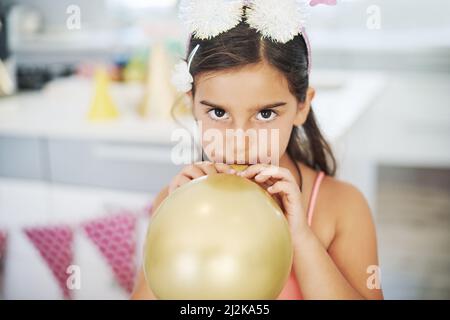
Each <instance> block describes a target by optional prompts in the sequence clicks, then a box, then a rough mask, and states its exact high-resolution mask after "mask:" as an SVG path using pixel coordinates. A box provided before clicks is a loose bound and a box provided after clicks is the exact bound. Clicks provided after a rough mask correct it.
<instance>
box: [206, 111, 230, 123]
mask: <svg viewBox="0 0 450 320" xmlns="http://www.w3.org/2000/svg"><path fill="white" fill-rule="evenodd" d="M208 114H209V116H210V117H211V118H212V119H214V120H224V119H228V115H227V112H226V111H225V110H223V109H220V108H214V109H211V110H210V111H209V112H208Z"/></svg>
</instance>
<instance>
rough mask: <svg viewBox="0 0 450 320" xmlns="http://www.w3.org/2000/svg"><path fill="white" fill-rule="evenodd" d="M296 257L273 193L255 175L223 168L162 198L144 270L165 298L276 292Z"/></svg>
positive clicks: (240, 296)
mask: <svg viewBox="0 0 450 320" xmlns="http://www.w3.org/2000/svg"><path fill="white" fill-rule="evenodd" d="M292 256H293V248H292V242H291V236H290V233H289V228H288V223H287V220H286V218H285V217H284V214H283V211H282V210H281V209H280V207H279V206H278V204H277V203H276V202H275V200H274V199H273V198H272V197H271V196H270V195H269V194H268V193H267V192H266V191H265V190H264V189H262V188H261V187H260V186H258V185H257V184H256V183H255V182H253V181H250V180H249V179H246V178H242V177H239V176H236V175H231V174H222V173H220V174H213V175H208V176H203V177H201V178H198V179H195V180H192V181H191V182H189V183H187V184H185V185H183V186H181V187H179V188H177V189H176V190H175V191H174V192H173V193H172V194H171V195H170V196H169V197H167V198H166V199H165V200H164V201H163V202H162V203H161V205H160V206H159V208H158V209H157V210H156V211H155V214H154V216H153V217H152V221H151V223H150V225H149V229H148V232H147V239H146V247H145V254H144V273H145V277H146V281H147V284H148V285H149V287H150V288H151V290H152V292H153V293H154V294H155V296H156V297H157V298H159V299H276V298H277V297H278V295H279V294H280V292H281V290H282V289H283V287H284V284H285V283H286V280H287V278H288V276H289V273H290V271H291V265H292Z"/></svg>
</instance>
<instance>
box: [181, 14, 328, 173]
mask: <svg viewBox="0 0 450 320" xmlns="http://www.w3.org/2000/svg"><path fill="white" fill-rule="evenodd" d="M197 44H199V45H200V48H199V49H198V51H197V53H196V54H195V56H194V58H193V60H192V64H191V67H190V72H191V74H192V76H193V77H194V79H195V77H196V76H197V75H199V74H201V73H204V72H214V71H220V70H225V69H231V68H240V67H243V66H245V65H248V64H253V63H258V62H261V61H262V60H263V59H264V60H265V61H267V62H268V63H269V64H270V65H271V66H273V67H275V68H276V69H277V70H279V71H280V72H282V74H284V76H285V77H286V79H287V80H288V83H289V90H290V91H291V92H292V94H293V95H294V96H295V97H296V98H297V100H298V101H299V102H304V101H305V99H306V92H307V89H308V86H309V77H308V52H307V46H306V43H305V40H304V38H303V36H302V35H301V34H299V35H297V36H295V37H294V39H292V40H290V41H288V42H287V43H284V44H283V43H278V42H274V41H271V40H269V39H264V38H262V37H261V34H259V33H258V32H257V31H256V30H254V29H252V28H251V27H250V26H249V25H248V24H247V23H246V22H245V19H244V20H243V21H241V22H240V23H239V24H238V25H237V26H236V27H234V28H233V29H230V30H228V31H227V32H224V33H222V34H220V35H218V36H216V37H214V38H212V39H208V40H200V39H197V38H195V37H193V36H191V38H190V41H189V45H188V52H187V54H189V53H190V52H192V50H193V49H194V48H195V46H196V45H197ZM192 94H193V95H195V82H194V84H193V87H192ZM287 152H288V154H289V156H290V157H291V158H292V159H293V160H297V161H300V162H302V163H304V164H306V165H308V166H310V167H311V168H313V169H315V170H322V171H324V172H325V173H326V174H327V175H330V176H334V175H335V173H336V160H335V158H334V156H333V152H332V150H331V148H330V146H329V144H328V143H327V142H326V140H325V139H324V137H323V135H322V133H321V132H320V129H319V127H318V125H317V122H316V119H315V116H314V112H313V110H312V109H311V110H310V112H309V115H308V117H307V119H306V121H305V123H304V124H303V126H302V127H297V126H294V128H293V130H292V133H291V136H290V139H289V144H288V147H287Z"/></svg>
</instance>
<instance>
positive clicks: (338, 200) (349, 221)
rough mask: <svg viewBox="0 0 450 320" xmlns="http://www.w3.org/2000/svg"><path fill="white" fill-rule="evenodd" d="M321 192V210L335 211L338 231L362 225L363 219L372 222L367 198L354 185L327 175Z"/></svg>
mask: <svg viewBox="0 0 450 320" xmlns="http://www.w3.org/2000/svg"><path fill="white" fill-rule="evenodd" d="M320 193H321V198H322V199H320V200H321V201H320V206H321V210H324V211H326V212H332V213H333V215H334V221H335V223H336V224H335V230H336V231H339V230H342V229H343V228H346V227H351V226H357V225H361V222H363V221H366V222H369V223H370V224H371V223H372V222H371V219H372V213H371V210H370V208H369V204H368V202H367V199H366V197H365V196H364V194H363V193H362V192H361V191H360V190H359V189H358V188H357V187H355V186H354V185H352V184H350V183H348V182H344V181H341V180H338V179H336V178H333V177H329V176H327V177H326V178H325V179H324V180H323V183H322V186H321V189H320Z"/></svg>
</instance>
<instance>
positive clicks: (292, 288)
mask: <svg viewBox="0 0 450 320" xmlns="http://www.w3.org/2000/svg"><path fill="white" fill-rule="evenodd" d="M324 177H325V173H324V172H323V171H320V172H319V173H318V174H317V177H316V180H315V181H314V185H313V188H312V191H311V196H310V198H309V204H308V211H307V213H306V215H307V218H308V225H309V226H311V223H312V217H313V213H314V208H315V206H316V201H317V195H318V193H319V189H320V184H321V183H322V180H323V178H324ZM301 299H302V294H301V291H300V287H299V286H298V282H297V278H296V276H295V271H294V269H293V268H291V274H290V275H289V278H288V280H287V281H286V284H285V286H284V288H283V290H282V291H281V293H280V295H279V296H278V298H277V300H301Z"/></svg>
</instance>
